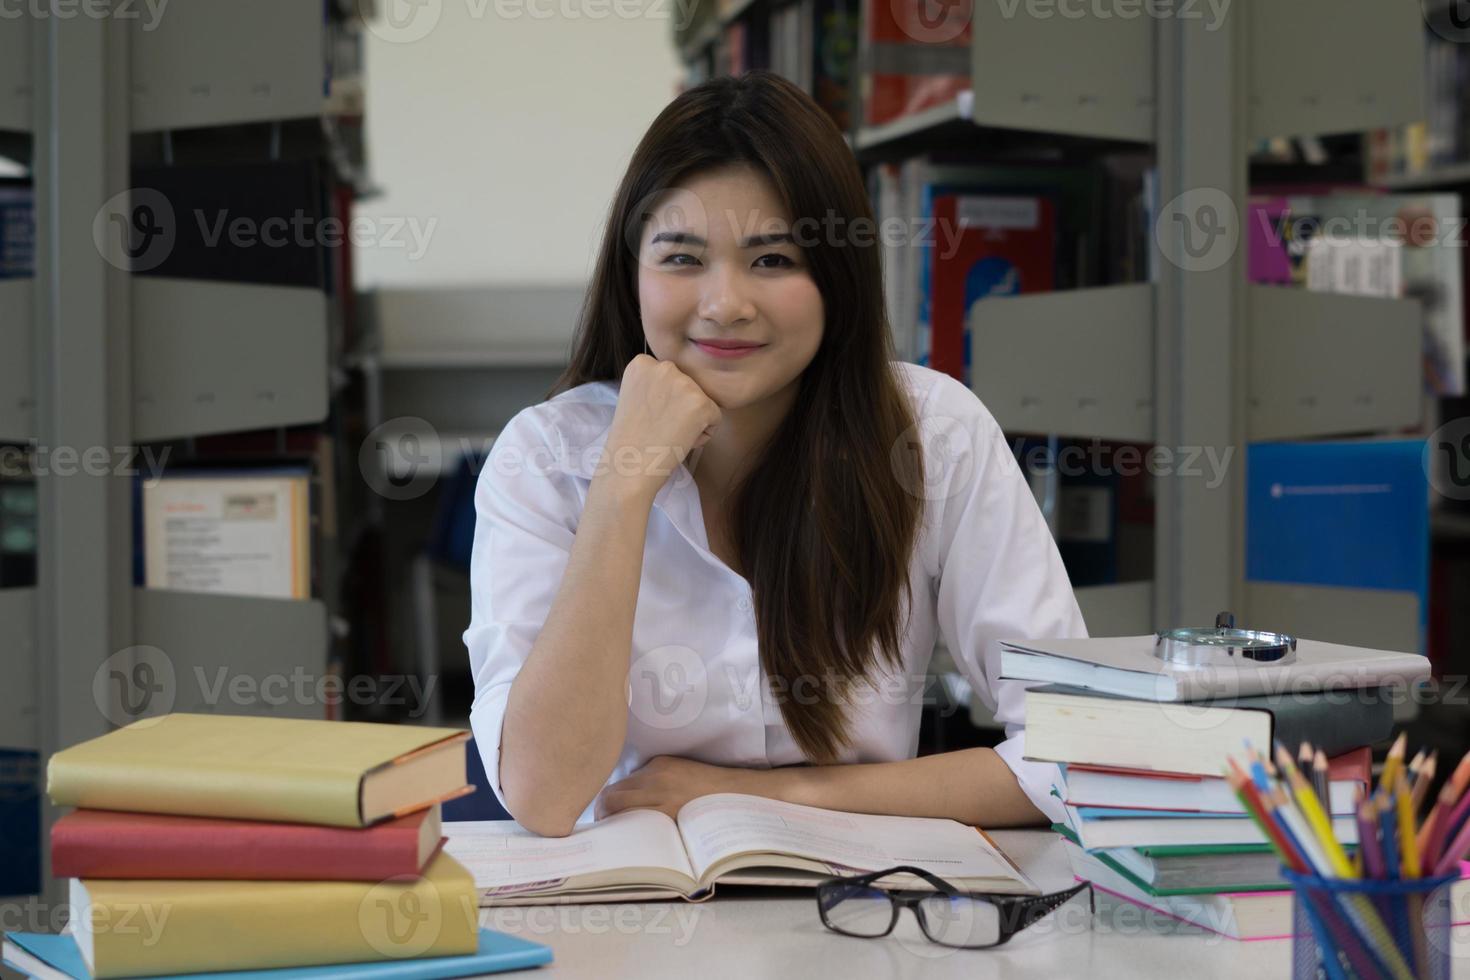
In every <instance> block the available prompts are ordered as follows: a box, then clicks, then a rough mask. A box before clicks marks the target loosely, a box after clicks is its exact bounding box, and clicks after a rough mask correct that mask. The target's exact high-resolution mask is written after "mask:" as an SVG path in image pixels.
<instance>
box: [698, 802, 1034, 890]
mask: <svg viewBox="0 0 1470 980" xmlns="http://www.w3.org/2000/svg"><path fill="white" fill-rule="evenodd" d="M679 830H680V832H681V833H682V834H683V836H684V847H685V849H686V850H687V851H688V852H689V860H690V862H691V863H692V864H693V865H694V871H695V873H696V874H697V875H701V876H702V875H703V874H704V873H705V872H706V871H707V870H708V869H709V868H710V866H711V865H713V864H715V863H716V862H718V861H721V860H723V859H725V858H727V857H730V856H731V855H734V854H740V853H744V852H751V851H758V852H775V853H781V854H795V855H799V856H801V857H806V858H812V859H815V860H818V861H824V862H827V863H828V864H834V865H840V866H842V867H845V868H853V869H859V870H862V871H879V870H882V869H883V868H890V867H893V866H895V865H900V864H911V865H914V866H916V867H919V868H923V869H924V870H926V871H931V872H933V873H934V874H937V875H939V876H940V877H941V878H945V879H949V880H953V879H961V878H981V879H988V880H992V881H994V882H995V885H996V888H997V890H1017V887H1016V886H1020V890H1025V891H1028V892H1029V891H1034V890H1035V886H1034V885H1033V884H1032V883H1031V882H1030V881H1029V880H1028V879H1027V878H1026V877H1025V876H1024V875H1023V874H1021V873H1020V872H1019V871H1018V870H1017V869H1016V868H1015V867H1014V865H1012V864H1011V863H1010V862H1009V861H1008V860H1007V859H1006V858H1005V857H1004V856H1003V855H1002V854H1001V853H1000V852H999V851H997V850H996V849H995V848H994V847H993V846H992V845H991V843H990V842H989V841H988V840H987V839H986V838H985V836H984V835H983V834H981V833H979V832H978V831H976V830H975V828H973V827H967V826H965V825H964V824H961V823H959V822H957V821H954V820H938V819H930V818H924V817H892V816H883V815H879V814H869V813H845V812H842V811H838V810H825V809H822V808H820V807H810V806H801V805H800V804H796V803H785V802H782V801H779V800H770V799H766V798H764V797H759V796H746V795H743V794H738V793H716V794H712V795H710V796H702V797H700V798H698V799H696V800H691V801H689V802H688V803H686V804H684V807H683V808H682V809H681V810H680V811H679ZM1008 882H1009V883H1010V885H1009V886H1007V883H1008Z"/></svg>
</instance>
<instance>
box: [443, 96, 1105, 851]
mask: <svg viewBox="0 0 1470 980" xmlns="http://www.w3.org/2000/svg"><path fill="white" fill-rule="evenodd" d="M913 231H915V229H908V232H910V233H912V232H913ZM876 232H877V229H876V228H875V226H874V223H873V216H872V211H871V208H870V206H869V202H868V199H867V195H866V193H865V190H864V187H863V183H862V179H861V177H860V174H859V171H858V167H857V164H856V162H855V160H854V159H853V156H852V153H851V152H850V150H849V149H848V147H847V145H846V144H845V143H844V142H843V139H842V135H841V133H840V132H839V130H838V129H837V127H836V126H835V125H834V124H833V123H832V122H831V120H830V119H829V118H828V117H827V115H826V114H825V113H824V112H823V111H822V110H821V109H820V108H819V107H818V106H817V104H816V103H815V102H814V101H813V100H811V99H810V98H809V97H807V96H806V95H805V94H803V93H802V92H801V91H800V90H799V89H797V88H796V87H795V86H793V85H791V84H790V83H788V82H786V81H784V80H782V79H781V78H780V77H778V76H776V75H773V74H770V73H766V72H751V73H749V74H746V75H744V76H742V77H740V78H719V79H715V80H713V81H710V82H706V83H704V84H702V85H700V86H698V87H697V88H694V89H691V90H689V91H687V92H685V93H683V94H682V95H680V96H679V97H678V98H676V99H675V100H674V101H673V102H672V103H671V104H670V105H669V106H668V107H667V108H666V109H664V111H663V112H662V113H661V114H660V115H659V116H658V118H657V119H656V120H654V122H653V125H652V126H651V128H650V129H649V131H648V133H647V134H646V135H645V136H644V138H643V140H642V142H641V143H640V144H639V145H638V148H637V149H636V151H635V152H634V154H633V158H632V160H631V162H630V164H629V166H628V171H627V174H626V175H625V176H624V178H623V181H622V184H621V185H620V186H619V188H618V191H617V196H616V198H615V200H614V202H613V206H612V211H611V214H610V217H609V221H608V225H607V230H606V233H605V235H604V238H603V241H602V245H601V252H600V255H599V257H598V261H597V269H596V274H595V277H594V279H593V282H592V284H591V288H590V289H589V291H588V295H587V301H586V304H585V307H584V310H583V316H582V320H581V324H580V328H579V332H578V335H577V339H576V342H575V347H574V350H573V353H572V358H571V364H570V366H569V367H568V369H567V371H566V373H565V374H564V375H563V377H562V379H561V381H560V382H559V383H558V386H557V394H555V396H554V397H552V398H551V399H550V400H548V401H546V402H543V403H542V404H539V405H535V406H532V407H530V408H527V409H525V410H523V411H521V412H520V413H519V414H517V415H516V416H515V417H514V418H513V419H512V420H511V421H510V422H509V423H508V424H507V425H506V427H505V429H504V430H503V431H502V433H501V435H500V437H499V438H498V439H497V440H496V442H495V445H494V448H493V450H492V452H491V454H490V457H489V459H488V460H487V461H486V464H485V467H484V469H483V471H482V473H481V475H480V479H479V484H478V487H477V490H476V495H475V503H476V510H477V523H476V529H475V541H474V553H473V558H472V562H471V581H472V589H473V614H472V619H471V622H470V625H469V628H468V630H466V632H465V635H464V638H465V643H466V644H467V646H468V648H469V656H470V663H471V666H472V668H473V671H474V676H475V701H474V707H473V709H472V712H471V726H472V727H473V729H474V732H475V735H476V740H477V743H478V745H479V749H480V752H481V754H482V756H483V759H484V763H485V771H486V773H487V775H488V778H489V782H490V785H491V787H492V788H493V789H494V791H495V794H496V796H497V797H498V798H499V799H500V801H501V802H502V803H503V804H504V805H505V807H506V809H507V810H509V811H510V813H511V814H512V815H513V816H514V817H515V818H516V819H517V820H519V821H520V822H521V823H522V824H523V825H524V826H526V827H527V828H529V829H530V830H532V831H534V832H536V833H539V834H545V835H550V836H561V835H565V834H567V833H569V832H570V831H571V829H572V826H573V824H574V822H576V821H577V820H579V819H592V818H597V819H600V818H602V817H604V816H607V815H609V814H612V813H616V812H618V811H620V810H624V809H628V808H631V807H656V808H658V809H661V810H664V811H665V812H667V813H669V814H673V813H674V812H676V811H677V810H678V808H679V807H680V806H681V805H683V804H684V803H685V802H686V801H688V800H690V799H693V798H695V797H697V796H702V795H704V794H706V793H716V792H740V793H753V794H758V795H761V796H767V797H774V798H778V799H782V800H788V801H791V802H796V803H805V804H811V805H815V806H822V807H830V808H834V809H839V810H852V811H862V812H867V813H891V814H906V815H913V816H935V817H952V818H954V819H956V820H962V821H965V822H968V823H974V824H983V825H986V826H1003V825H1016V824H1028V823H1038V822H1042V821H1043V820H1045V819H1048V818H1055V817H1056V816H1057V815H1058V812H1059V807H1058V802H1057V800H1056V799H1055V798H1054V797H1052V796H1051V795H1050V794H1051V789H1052V784H1053V779H1054V776H1055V773H1056V768H1055V767H1054V766H1050V765H1044V764H1040V763H1034V762H1028V761H1025V760H1023V758H1022V756H1023V742H1022V737H1023V736H1022V733H1021V720H1022V718H1021V714H1022V688H1021V686H1020V685H1019V684H1018V683H1016V682H1013V681H1003V680H1000V679H999V678H998V676H997V674H998V660H999V650H998V648H997V646H996V642H995V641H997V640H1001V639H1011V638H1018V637H1046V636H1085V635H1086V633H1085V627H1084V625H1083V621H1082V616H1081V613H1080V612H1079V611H1078V608H1077V602H1076V599H1075V598H1074V596H1073V593H1072V588H1071V585H1070V583H1069V581H1068V579H1067V573H1066V570H1065V569H1064V568H1063V566H1062V563H1061V560H1060V557H1059V555H1058V553H1057V550H1056V546H1055V544H1054V543H1053V541H1052V537H1051V534H1050V531H1049V530H1048V528H1047V526H1046V524H1045V522H1044V521H1043V519H1042V517H1041V514H1040V512H1039V511H1038V509H1037V507H1036V503H1035V501H1034V500H1033V498H1032V496H1031V492H1030V490H1029V489H1028V487H1027V484H1026V482H1025V480H1024V478H1023V476H1022V474H1021V472H1020V469H1019V467H1018V466H1017V464H1016V461H1015V458H1014V456H1013V455H1012V453H1011V451H1010V449H1009V448H1008V446H1007V443H1006V439H1005V437H1004V436H1003V434H1002V433H1001V430H1000V428H999V427H998V426H997V424H996V422H995V420H994V419H993V418H992V417H991V415H990V414H989V412H987V411H986V409H985V408H984V406H983V405H982V404H981V402H980V401H979V399H978V398H976V397H975V395H974V394H973V393H971V392H970V391H969V390H968V389H967V388H966V387H964V386H963V385H961V384H960V383H958V382H956V381H954V380H953V379H951V378H949V377H947V376H945V375H941V374H938V373H936V372H934V371H931V370H928V369H926V368H921V367H917V366H914V365H909V364H904V363H901V362H896V361H893V360H892V345H891V341H890V339H889V332H888V326H887V322H886V318H885V314H884V302H883V290H882V284H881V283H882V280H881V272H880V269H879V258H878V246H879V241H878V240H877V235H876ZM936 639H942V640H943V642H944V644H945V646H946V647H947V649H948V650H949V651H950V652H951V654H952V655H953V657H954V660H955V662H956V663H957V664H958V665H959V668H960V669H961V670H962V671H964V673H965V675H966V676H967V677H968V678H969V680H970V682H971V683H972V684H973V685H974V687H975V690H976V691H978V692H979V693H980V695H981V697H983V698H984V699H985V700H986V701H987V702H988V703H990V704H992V705H994V706H995V708H996V713H997V717H998V718H999V719H1000V720H1001V721H1002V722H1004V723H1005V724H1006V725H1007V733H1008V736H1009V737H1008V739H1007V741H1005V742H1004V743H1003V744H1001V745H1000V746H999V747H998V748H996V749H989V748H981V749H969V750H963V751H955V752H947V753H942V754H938V755H931V756H926V757H923V758H915V757H914V755H915V752H916V749H917V743H918V728H919V717H920V711H921V708H922V705H923V691H924V678H925V672H926V668H927V667H928V664H929V660H930V656H931V653H932V651H933V649H934V646H935V641H936Z"/></svg>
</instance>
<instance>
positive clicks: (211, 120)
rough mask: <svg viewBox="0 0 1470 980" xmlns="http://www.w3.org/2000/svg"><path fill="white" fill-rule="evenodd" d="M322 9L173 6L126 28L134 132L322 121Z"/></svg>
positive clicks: (214, 2)
mask: <svg viewBox="0 0 1470 980" xmlns="http://www.w3.org/2000/svg"><path fill="white" fill-rule="evenodd" d="M322 11H323V5H321V4H315V3H301V2H300V0H255V2H252V3H220V2H218V0H204V2H195V3H189V4H181V5H179V6H178V7H175V8H172V9H170V10H168V16H160V17H158V18H157V21H156V23H155V22H152V21H150V20H148V19H147V18H141V17H140V18H136V19H134V20H132V21H131V22H130V41H131V51H130V56H131V58H130V60H131V64H132V73H133V74H132V84H131V92H132V128H133V130H134V132H149V131H153V130H167V129H184V128H189V127H197V126H219V125H228V124H231V123H243V122H256V121H262V120H279V119H290V118H295V117H302V116H317V115H321V114H322V113H323V111H324V109H325V108H326V106H327V101H326V96H325V95H324V94H323V85H324V80H325V79H326V78H327V72H326V64H327V62H326V57H327V38H326V29H325V21H324V18H323V13H322Z"/></svg>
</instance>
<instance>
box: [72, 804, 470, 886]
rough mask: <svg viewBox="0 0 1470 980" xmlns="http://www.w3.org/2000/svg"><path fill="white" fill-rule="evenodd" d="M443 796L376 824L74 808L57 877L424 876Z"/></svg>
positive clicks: (319, 878)
mask: <svg viewBox="0 0 1470 980" xmlns="http://www.w3.org/2000/svg"><path fill="white" fill-rule="evenodd" d="M439 831H440V810H439V805H438V804H437V803H436V804H435V805H433V806H431V807H429V808H428V809H426V810H419V811H417V812H415V813H410V814H407V815H406V816H402V817H398V818H396V819H394V820H388V821H385V822H383V823H379V824H375V825H374V826H371V827H362V828H353V827H324V826H315V825H308V824H292V823H266V822H262V821H250V820H216V819H211V818H206V817H180V816H173V815H170V814H162V813H122V812H119V811H115V810H75V811H73V812H71V813H68V814H67V815H66V816H64V817H62V818H61V819H60V820H57V821H56V824H55V826H54V827H52V829H51V872H52V874H54V875H55V876H56V877H58V878H215V879H225V880H236V881H252V880H276V881H382V880H384V879H387V878H391V877H394V876H395V875H410V876H417V875H418V874H419V873H420V872H422V870H423V868H424V866H425V865H426V864H427V863H428V862H429V859H430V858H431V857H433V856H434V853H435V852H436V851H438V850H439V847H440V845H441V844H442V843H443V838H441V837H440V836H439Z"/></svg>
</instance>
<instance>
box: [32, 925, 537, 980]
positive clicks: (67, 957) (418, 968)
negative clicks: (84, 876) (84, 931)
mask: <svg viewBox="0 0 1470 980" xmlns="http://www.w3.org/2000/svg"><path fill="white" fill-rule="evenodd" d="M5 940H6V946H7V947H9V946H10V945H11V944H14V945H15V947H17V948H18V949H20V950H23V951H24V952H26V953H29V954H30V955H31V956H33V957H35V959H37V960H40V961H41V962H42V963H43V964H44V965H46V966H49V967H51V968H52V970H54V971H55V972H54V973H50V972H40V971H36V970H35V969H33V967H32V965H31V964H25V965H22V964H21V963H20V962H18V961H17V959H16V957H14V956H13V955H11V950H10V949H9V948H7V949H6V956H5V965H6V966H8V967H11V968H12V969H15V970H19V971H20V972H22V973H24V974H26V975H27V976H32V977H46V978H50V977H53V976H67V977H71V978H72V980H91V977H90V975H89V974H88V973H87V965H86V964H85V963H84V962H82V954H81V953H79V952H78V951H77V944H76V940H74V939H72V937H71V936H67V935H60V936H53V935H48V934H46V933H39V932H12V933H8V934H6V936H5ZM550 962H551V947H549V946H543V945H541V944H540V943H533V942H531V941H530V940H527V939H520V938H518V937H516V936H507V935H506V934H505V933H503V932H495V931H494V930H491V929H481V930H480V951H479V952H478V953H475V954H473V955H470V956H437V957H432V958H428V959H419V960H383V961H378V962H374V963H343V964H340V965H329V966H302V967H288V968H284V969H279V970H239V971H230V972H223V973H193V974H179V975H177V976H175V977H173V978H171V980H338V978H341V980H447V978H451V977H470V976H478V975H480V974H484V973H499V972H500V971H502V970H519V969H522V968H524V967H528V966H541V965H542V964H543V963H550Z"/></svg>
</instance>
